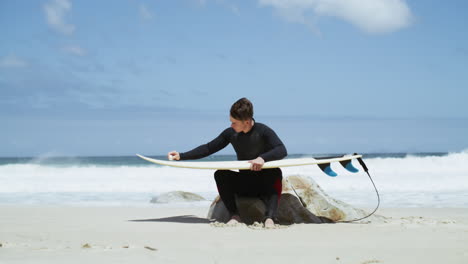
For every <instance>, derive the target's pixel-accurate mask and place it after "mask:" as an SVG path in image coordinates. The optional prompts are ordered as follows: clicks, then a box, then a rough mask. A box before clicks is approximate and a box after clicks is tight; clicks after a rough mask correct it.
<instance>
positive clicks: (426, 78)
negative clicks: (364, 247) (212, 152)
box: [0, 0, 468, 156]
mask: <svg viewBox="0 0 468 264" xmlns="http://www.w3.org/2000/svg"><path fill="white" fill-rule="evenodd" d="M467 7H468V3H467V2H466V1H462V0H453V1H449V2H444V1H432V0H424V1H423V0H415V1H403V0H347V1H345V0H294V1H280V0H248V1H247V0H246V1H233V0H174V1H162V0H146V1H144V0H125V1H124V0H121V1H90V0H83V1H73V0H43V1H41V0H37V1H13V0H5V1H1V3H0V32H2V38H1V41H0V92H1V94H0V122H1V123H0V124H1V126H2V129H1V131H0V143H1V145H2V147H1V148H0V156H37V155H44V154H47V153H49V154H50V153H53V154H56V155H127V154H128V155H131V154H134V153H136V152H140V153H143V154H163V153H166V152H167V151H169V150H172V149H177V150H180V151H183V150H188V149H190V148H191V147H195V146H197V145H198V144H201V143H205V142H207V141H208V140H210V139H211V138H213V137H215V136H216V135H217V134H218V133H219V132H221V131H222V130H223V129H224V128H225V127H226V126H228V125H229V120H228V110H229V108H230V105H231V104H232V103H233V102H234V101H235V100H237V99H238V98H240V97H244V96H245V97H248V98H249V99H251V100H252V101H253V103H254V105H255V116H256V119H257V121H259V122H263V123H266V124H268V125H270V126H271V127H272V128H274V129H275V130H276V131H277V132H278V134H279V135H280V137H281V138H282V139H283V141H284V142H285V143H286V145H287V147H288V149H289V152H290V153H330V152H399V151H402V152H406V151H410V152H416V151H460V150H463V149H466V148H467V147H468V139H467V137H466V135H467V134H468V122H467V121H468V104H467V103H466V101H467V99H468V34H467V33H465V32H466V27H467V26H468V18H467V16H466V14H465V13H466V12H465V10H467ZM223 153H232V149H227V150H226V151H225V152H223Z"/></svg>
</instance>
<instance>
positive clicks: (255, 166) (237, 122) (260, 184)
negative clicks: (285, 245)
mask: <svg viewBox="0 0 468 264" xmlns="http://www.w3.org/2000/svg"><path fill="white" fill-rule="evenodd" d="M230 121H231V127H230V128H227V129H225V130H224V131H223V132H222V133H221V134H220V135H219V136H218V137H217V138H215V139H214V140H212V141H211V142H209V143H207V144H204V145H201V146H199V147H197V148H195V149H193V150H191V151H188V152H184V153H178V152H177V151H171V152H169V153H168V158H169V159H171V160H172V159H173V160H188V159H200V158H203V157H206V156H208V155H211V154H213V153H215V152H218V151H219V150H221V149H223V148H224V147H226V146H227V145H228V144H229V143H231V144H232V146H233V147H234V150H235V151H236V154H237V159H238V160H248V161H249V162H250V163H251V164H252V165H251V170H250V171H249V170H240V171H239V172H236V171H229V170H218V171H216V172H215V180H216V185H217V187H218V192H219V195H220V197H221V199H222V201H223V203H224V205H225V206H226V208H227V210H228V211H229V213H230V214H231V219H230V220H229V222H228V224H235V223H238V222H240V217H239V212H238V210H237V205H236V201H235V198H236V195H237V196H246V197H258V198H260V199H261V200H262V201H263V202H264V203H265V206H266V212H265V218H264V224H265V227H267V228H271V227H274V224H275V219H276V213H277V209H278V202H279V195H280V194H281V180H282V178H283V176H282V172H281V169H280V168H274V169H264V170H262V167H263V164H264V163H265V162H267V161H272V160H279V159H282V158H284V157H286V155H287V151H286V148H285V146H284V144H283V142H281V140H280V139H279V138H278V136H277V135H276V133H275V132H274V131H273V130H272V129H271V128H269V127H268V126H266V125H264V124H261V123H256V122H255V120H254V118H253V105H252V103H251V102H250V101H249V100H248V99H247V98H241V99H239V100H238V101H237V102H235V103H234V104H233V105H232V107H231V111H230Z"/></svg>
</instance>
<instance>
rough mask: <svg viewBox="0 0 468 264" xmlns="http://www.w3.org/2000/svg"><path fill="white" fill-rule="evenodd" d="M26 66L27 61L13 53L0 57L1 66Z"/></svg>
mask: <svg viewBox="0 0 468 264" xmlns="http://www.w3.org/2000/svg"><path fill="white" fill-rule="evenodd" d="M27 66H28V63H27V62H26V61H25V60H22V59H20V58H18V57H16V56H15V55H8V56H6V57H3V58H0V67H1V68H24V67H27Z"/></svg>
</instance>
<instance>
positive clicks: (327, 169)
mask: <svg viewBox="0 0 468 264" xmlns="http://www.w3.org/2000/svg"><path fill="white" fill-rule="evenodd" d="M317 165H318V166H319V168H320V169H321V170H322V171H323V172H325V173H326V174H327V175H328V176H330V177H336V176H338V174H336V172H334V171H333V170H332V168H331V166H330V163H323V164H317Z"/></svg>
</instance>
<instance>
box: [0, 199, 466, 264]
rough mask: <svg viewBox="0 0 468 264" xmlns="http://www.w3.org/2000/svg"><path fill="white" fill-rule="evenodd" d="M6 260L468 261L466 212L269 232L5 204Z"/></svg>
mask: <svg viewBox="0 0 468 264" xmlns="http://www.w3.org/2000/svg"><path fill="white" fill-rule="evenodd" d="M0 211H1V212H2V213H1V217H0V243H1V247H0V263H2V264H3V263H89V262H91V263H98V262H99V263H130V262H134V263H358V264H364V263H366V264H369V263H468V208H384V209H380V210H379V211H378V212H377V214H379V215H381V216H385V217H386V218H385V221H379V222H371V223H368V222H363V223H349V224H346V223H338V224H295V225H291V226H279V227H278V228H276V229H264V228H262V227H260V226H246V225H243V224H241V225H238V226H229V227H228V226H224V225H216V224H213V223H210V222H209V221H208V220H207V219H206V215H207V212H208V207H192V208H183V207H165V208H136V207H74V206H62V205H61V206H41V205H2V206H0Z"/></svg>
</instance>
